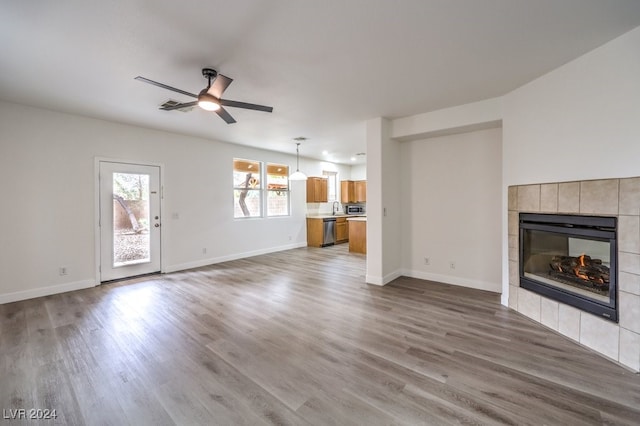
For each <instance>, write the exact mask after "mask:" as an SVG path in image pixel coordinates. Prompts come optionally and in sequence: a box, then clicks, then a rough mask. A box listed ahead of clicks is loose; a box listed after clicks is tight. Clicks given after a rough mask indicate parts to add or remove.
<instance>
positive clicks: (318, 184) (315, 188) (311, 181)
mask: <svg viewBox="0 0 640 426" xmlns="http://www.w3.org/2000/svg"><path fill="white" fill-rule="evenodd" d="M327 181H328V180H327V178H324V177H309V178H307V203H326V202H327V201H328V197H327V193H328V186H327V185H328V183H327Z"/></svg>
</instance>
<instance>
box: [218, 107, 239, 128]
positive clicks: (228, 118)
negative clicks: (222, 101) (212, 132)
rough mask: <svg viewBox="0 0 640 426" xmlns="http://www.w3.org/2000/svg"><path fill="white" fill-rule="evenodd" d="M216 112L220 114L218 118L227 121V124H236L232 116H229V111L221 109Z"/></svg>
mask: <svg viewBox="0 0 640 426" xmlns="http://www.w3.org/2000/svg"><path fill="white" fill-rule="evenodd" d="M214 112H215V113H216V114H218V116H219V117H220V118H222V119H223V120H224V121H226V122H227V124H233V123H235V122H236V120H235V119H234V118H233V117H232V116H231V114H229V112H227V110H226V109H224V108H222V107H220V109H219V110H217V111H214Z"/></svg>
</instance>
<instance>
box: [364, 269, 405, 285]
mask: <svg viewBox="0 0 640 426" xmlns="http://www.w3.org/2000/svg"><path fill="white" fill-rule="evenodd" d="M402 275H404V274H403V273H402V271H394V272H392V273H390V274H387V275H385V276H384V277H374V276H372V275H367V276H366V277H365V280H366V282H367V284H373V285H380V286H383V285H387V284H389V283H390V282H391V281H393V280H395V279H396V278H400V277H401V276H402Z"/></svg>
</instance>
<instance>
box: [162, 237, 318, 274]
mask: <svg viewBox="0 0 640 426" xmlns="http://www.w3.org/2000/svg"><path fill="white" fill-rule="evenodd" d="M306 246H307V243H306V242H301V243H294V244H287V245H284V246H278V247H270V248H268V249H261V250H255V251H250V252H244V253H236V254H231V255H228V256H220V257H213V258H209V259H202V260H196V261H194V262H186V263H180V264H177V265H171V266H167V267H165V268H163V270H162V272H163V273H168V272H177V271H184V270H185V269H193V268H200V267H201V266H207V265H213V264H216V263H221V262H228V261H230V260H237V259H244V258H247V257H253V256H259V255H261V254H268V253H275V252H278V251H284V250H291V249H295V248H300V247H306Z"/></svg>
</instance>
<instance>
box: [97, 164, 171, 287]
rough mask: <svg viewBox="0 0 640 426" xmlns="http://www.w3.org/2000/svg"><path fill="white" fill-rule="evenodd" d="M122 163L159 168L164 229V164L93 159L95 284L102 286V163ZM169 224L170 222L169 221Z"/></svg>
mask: <svg viewBox="0 0 640 426" xmlns="http://www.w3.org/2000/svg"><path fill="white" fill-rule="evenodd" d="M101 162H105V163H121V164H136V165H140V166H153V167H158V168H159V169H160V221H161V224H162V226H163V227H164V222H165V221H164V216H163V212H164V163H154V162H149V161H135V160H121V159H117V158H109V157H94V158H93V176H94V178H93V182H94V186H93V200H94V201H93V208H94V218H93V223H94V229H93V235H94V255H95V256H94V257H95V270H94V274H95V282H96V283H98V284H96V285H99V284H100V250H101V249H102V247H101V245H100V163H101ZM167 223H168V221H167ZM163 234H164V230H163V228H160V272H166V271H165V270H164V268H163V265H164V264H165V262H164V254H165V253H166V250H165V240H166V238H163Z"/></svg>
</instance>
